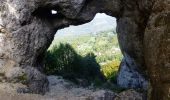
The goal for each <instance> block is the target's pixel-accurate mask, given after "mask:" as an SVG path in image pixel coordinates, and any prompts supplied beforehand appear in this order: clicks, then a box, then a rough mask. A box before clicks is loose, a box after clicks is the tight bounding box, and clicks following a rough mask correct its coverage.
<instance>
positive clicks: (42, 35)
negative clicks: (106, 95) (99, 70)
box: [0, 0, 170, 100]
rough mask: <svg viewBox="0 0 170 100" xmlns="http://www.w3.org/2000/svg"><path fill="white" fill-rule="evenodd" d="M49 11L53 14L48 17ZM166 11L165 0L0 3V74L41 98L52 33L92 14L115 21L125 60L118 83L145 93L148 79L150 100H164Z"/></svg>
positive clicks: (168, 84) (169, 54)
mask: <svg viewBox="0 0 170 100" xmlns="http://www.w3.org/2000/svg"><path fill="white" fill-rule="evenodd" d="M53 9H54V10H56V11H57V14H56V15H52V14H51V10H53ZM169 11H170V5H169V1H168V0H100V2H99V1H97V0H1V1H0V73H1V74H2V75H3V76H2V77H5V79H6V81H8V82H16V81H17V82H18V81H21V82H22V81H24V84H25V85H26V86H28V87H29V89H30V91H31V92H33V93H45V91H47V90H48V88H47V87H48V81H47V78H46V76H45V75H43V74H42V72H41V68H42V67H43V55H44V52H45V51H46V49H47V48H48V46H49V45H50V43H51V41H52V40H53V37H54V34H55V32H56V30H58V29H60V28H63V27H65V26H68V25H70V24H75V25H77V24H82V23H86V22H88V21H90V20H92V19H93V17H94V15H95V14H96V13H98V12H105V13H106V14H108V15H111V16H115V17H116V18H117V24H118V26H117V32H118V40H119V44H120V48H121V50H122V53H123V55H124V59H123V61H122V63H123V64H121V67H120V70H119V73H120V74H118V84H119V85H122V86H124V87H128V88H136V87H142V88H144V87H145V86H144V85H145V84H146V83H147V81H145V80H148V78H149V80H151V86H152V91H151V94H152V95H151V99H152V100H168V99H170V97H169V95H170V91H169V88H170V80H169V79H170V73H169V71H170V70H169V69H170V64H169V63H170V49H169V47H170V46H169V44H170V41H169V39H170V36H169V27H170V25H169V23H170V20H169V18H170V16H169V15H170V14H169ZM124 69H127V70H124ZM124 71H127V72H124ZM124 73H127V74H125V75H122V74H124ZM128 73H129V74H128ZM134 73H137V74H134ZM126 75H127V77H128V78H129V79H125V78H124V76H126ZM128 75H129V76H128ZM131 76H133V77H134V76H135V78H132V77H131ZM18 79H20V80H18ZM21 79H22V80H21ZM122 82H123V84H122ZM129 84H130V85H129Z"/></svg>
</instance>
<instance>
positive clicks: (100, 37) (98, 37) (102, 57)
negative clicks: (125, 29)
mask: <svg viewBox="0 0 170 100" xmlns="http://www.w3.org/2000/svg"><path fill="white" fill-rule="evenodd" d="M60 43H68V44H70V45H71V46H72V47H73V48H74V49H75V51H76V52H77V53H78V54H79V55H81V56H85V55H86V54H87V53H89V52H93V53H94V54H95V55H96V61H97V63H103V62H107V61H112V60H113V59H116V60H121V59H122V54H121V52H120V49H119V44H118V40H117V35H116V34H115V33H113V32H110V31H106V32H101V33H96V34H93V33H91V34H83V35H78V36H69V37H68V36H64V37H57V36H56V37H55V39H54V41H53V43H52V45H51V46H50V48H49V50H51V49H53V46H54V45H58V44H60Z"/></svg>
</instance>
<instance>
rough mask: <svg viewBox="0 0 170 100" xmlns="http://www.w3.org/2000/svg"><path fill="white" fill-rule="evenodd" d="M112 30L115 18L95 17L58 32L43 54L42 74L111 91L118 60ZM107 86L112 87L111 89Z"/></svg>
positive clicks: (119, 59)
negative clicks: (43, 72) (57, 76)
mask: <svg viewBox="0 0 170 100" xmlns="http://www.w3.org/2000/svg"><path fill="white" fill-rule="evenodd" d="M56 13H57V11H52V14H56ZM116 26H117V24H116V18H114V17H111V16H108V15H106V14H104V13H98V14H96V16H95V17H94V19H93V20H92V21H91V22H89V23H86V24H83V25H78V26H73V25H70V26H69V27H67V28H64V29H61V30H58V31H57V32H56V34H55V37H54V40H53V42H52V44H51V45H50V47H49V48H48V50H47V52H46V56H45V67H44V71H45V72H46V74H47V75H59V76H62V77H63V78H65V79H68V80H71V81H73V82H74V83H77V84H79V85H83V86H88V85H91V84H93V85H94V86H103V85H104V84H105V85H106V84H107V85H106V86H105V87H109V89H115V85H116V81H115V80H116V74H117V71H118V67H119V64H120V62H121V59H122V53H121V51H120V48H119V44H118V39H117V33H116ZM109 82H111V83H113V84H115V85H112V87H111V86H110V85H109ZM116 88H117V86H116Z"/></svg>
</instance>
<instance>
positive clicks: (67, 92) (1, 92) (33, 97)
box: [0, 76, 143, 100]
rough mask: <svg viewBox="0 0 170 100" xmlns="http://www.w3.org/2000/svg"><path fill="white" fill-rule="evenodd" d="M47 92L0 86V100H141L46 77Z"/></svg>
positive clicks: (134, 94) (129, 94)
mask: <svg viewBox="0 0 170 100" xmlns="http://www.w3.org/2000/svg"><path fill="white" fill-rule="evenodd" d="M48 80H49V86H50V89H49V92H47V93H46V94H45V95H38V94H19V93H16V88H17V87H22V85H21V84H18V83H17V84H10V83H1V84H0V97H1V98H0V100H113V99H114V98H115V100H143V99H142V94H140V93H137V92H135V91H134V90H128V91H125V92H122V93H120V94H117V93H113V92H111V91H109V90H104V89H94V88H93V86H90V87H88V88H83V87H79V86H77V85H75V84H73V83H71V82H69V81H67V80H64V79H63V78H62V77H60V76H48Z"/></svg>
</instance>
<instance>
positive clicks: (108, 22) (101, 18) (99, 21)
mask: <svg viewBox="0 0 170 100" xmlns="http://www.w3.org/2000/svg"><path fill="white" fill-rule="evenodd" d="M116 26H117V23H116V18H114V17H111V16H108V15H106V14H105V13H97V14H96V16H95V17H94V19H93V20H92V21H91V22H89V23H86V24H83V25H78V26H73V25H70V26H69V27H66V28H64V29H60V30H58V31H57V33H56V36H58V35H80V34H87V33H97V32H100V31H107V30H111V29H116Z"/></svg>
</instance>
